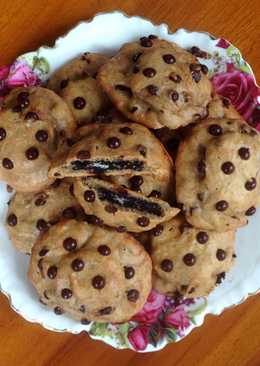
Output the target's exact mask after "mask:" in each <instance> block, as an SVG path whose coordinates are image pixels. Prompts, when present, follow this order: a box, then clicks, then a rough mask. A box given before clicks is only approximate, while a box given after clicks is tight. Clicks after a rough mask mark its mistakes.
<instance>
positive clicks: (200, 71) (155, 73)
mask: <svg viewBox="0 0 260 366" xmlns="http://www.w3.org/2000/svg"><path fill="white" fill-rule="evenodd" d="M207 71H208V70H207V67H206V66H205V65H201V64H199V62H198V60H197V59H196V58H195V56H193V55H192V54H191V53H189V52H188V51H186V50H184V49H183V48H181V47H179V46H178V45H177V44H175V43H170V42H168V41H165V40H160V39H156V38H154V37H152V38H151V37H150V38H149V37H142V38H141V39H140V41H139V42H133V43H128V44H125V45H124V46H123V47H122V48H121V49H120V51H119V52H118V54H117V55H116V56H114V57H112V58H111V59H109V60H108V61H107V62H106V63H105V64H104V65H103V66H101V68H100V71H99V73H98V80H99V81H100V84H101V85H102V87H103V88H104V90H105V91H106V93H107V94H108V95H109V97H110V98H111V100H112V101H113V103H114V104H115V105H116V107H117V108H118V109H119V110H121V112H122V113H123V114H125V115H126V116H127V117H128V118H130V119H132V120H133V121H136V122H139V123H142V124H144V125H146V126H147V127H150V128H156V129H157V128H161V127H164V126H166V127H169V128H170V129H175V128H178V127H180V126H184V125H187V124H189V123H191V122H194V121H197V120H198V119H200V118H203V116H204V115H206V114H207V108H206V107H207V104H208V103H209V101H210V100H211V92H212V85H211V82H210V80H209V79H208V77H207Z"/></svg>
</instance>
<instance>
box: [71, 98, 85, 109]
mask: <svg viewBox="0 0 260 366" xmlns="http://www.w3.org/2000/svg"><path fill="white" fill-rule="evenodd" d="M73 105H74V108H76V109H83V108H84V107H85V105H86V101H85V99H84V98H82V97H77V98H75V99H74V100H73Z"/></svg>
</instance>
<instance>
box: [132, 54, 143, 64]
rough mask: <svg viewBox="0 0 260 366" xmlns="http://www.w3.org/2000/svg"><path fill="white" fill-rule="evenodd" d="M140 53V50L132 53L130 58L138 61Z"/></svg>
mask: <svg viewBox="0 0 260 366" xmlns="http://www.w3.org/2000/svg"><path fill="white" fill-rule="evenodd" d="M141 55H142V52H137V53H135V54H134V55H133V57H132V60H133V61H134V62H137V61H138V59H139V57H140V56H141Z"/></svg>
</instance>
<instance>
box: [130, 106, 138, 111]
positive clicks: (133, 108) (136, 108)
mask: <svg viewBox="0 0 260 366" xmlns="http://www.w3.org/2000/svg"><path fill="white" fill-rule="evenodd" d="M137 110H138V107H135V106H134V107H132V108H130V112H131V113H134V112H136V111H137Z"/></svg>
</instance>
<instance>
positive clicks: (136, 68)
mask: <svg viewBox="0 0 260 366" xmlns="http://www.w3.org/2000/svg"><path fill="white" fill-rule="evenodd" d="M139 71H140V67H139V66H138V65H134V67H133V74H137V73H138V72H139ZM129 89H130V88H129ZM130 90H131V89H130ZM132 95H133V93H132V90H131V96H132Z"/></svg>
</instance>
